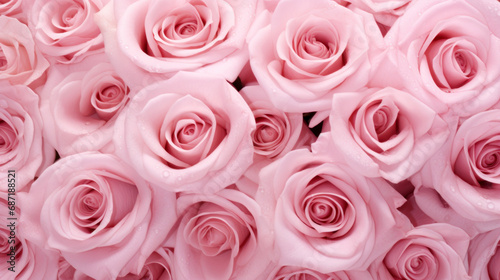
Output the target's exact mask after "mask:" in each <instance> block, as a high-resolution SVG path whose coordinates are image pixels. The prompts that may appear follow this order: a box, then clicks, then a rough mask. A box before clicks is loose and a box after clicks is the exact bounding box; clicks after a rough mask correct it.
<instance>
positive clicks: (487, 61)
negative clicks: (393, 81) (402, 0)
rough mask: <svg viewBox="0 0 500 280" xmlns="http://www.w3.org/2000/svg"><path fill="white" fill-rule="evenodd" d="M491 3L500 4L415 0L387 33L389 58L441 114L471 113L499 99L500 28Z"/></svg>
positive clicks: (407, 83)
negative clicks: (499, 29)
mask: <svg viewBox="0 0 500 280" xmlns="http://www.w3.org/2000/svg"><path fill="white" fill-rule="evenodd" d="M491 6H495V7H496V8H500V3H498V2H497V1H489V0H479V1H466V0H459V1H452V0H439V1H434V0H421V1H415V3H414V4H413V5H410V6H409V7H408V9H407V10H406V12H405V14H404V15H403V16H401V17H400V19H399V20H398V21H397V22H396V23H395V24H394V25H393V26H392V28H391V30H390V31H389V33H387V35H386V36H385V38H387V43H388V44H389V48H390V49H391V50H392V51H389V56H388V58H387V60H388V61H391V62H392V63H394V67H396V68H397V71H398V72H399V73H400V75H401V77H403V80H404V84H405V86H406V88H408V89H411V93H412V94H414V95H415V96H417V97H418V98H419V99H421V100H422V101H424V102H425V103H427V104H428V105H429V106H431V107H432V108H434V109H435V110H436V111H438V112H439V113H446V112H448V110H451V111H450V112H449V113H451V114H455V115H459V116H470V115H473V114H475V113H477V112H480V111H483V110H485V109H487V108H489V107H491V106H492V105H494V104H495V103H496V102H498V100H499V98H500V96H499V95H498V94H496V93H497V92H498V90H499V89H500V79H499V77H500V64H499V63H498V61H499V60H500V54H499V53H498V51H497V50H498V49H499V48H500V38H499V37H500V32H498V30H497V29H495V28H494V27H493V26H497V25H498V23H499V22H498V15H497V14H496V12H495V11H493V9H492V8H491ZM487 7H489V9H487ZM444 11H445V12H444Z"/></svg>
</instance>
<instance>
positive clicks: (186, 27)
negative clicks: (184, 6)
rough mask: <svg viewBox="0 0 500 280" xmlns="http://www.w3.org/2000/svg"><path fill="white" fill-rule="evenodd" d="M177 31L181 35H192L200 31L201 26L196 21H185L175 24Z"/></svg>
mask: <svg viewBox="0 0 500 280" xmlns="http://www.w3.org/2000/svg"><path fill="white" fill-rule="evenodd" d="M175 32H176V33H177V34H178V35H179V36H180V37H181V38H186V37H191V36H193V35H194V34H196V33H198V32H199V26H198V25H197V24H196V22H184V23H181V24H179V25H177V26H175Z"/></svg>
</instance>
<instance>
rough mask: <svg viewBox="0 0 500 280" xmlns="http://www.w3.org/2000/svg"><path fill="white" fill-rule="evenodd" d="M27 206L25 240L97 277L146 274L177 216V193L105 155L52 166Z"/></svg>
mask: <svg viewBox="0 0 500 280" xmlns="http://www.w3.org/2000/svg"><path fill="white" fill-rule="evenodd" d="M40 197H42V198H43V199H38V198H40ZM21 207H23V210H24V214H23V216H22V221H21V226H22V228H24V232H25V237H26V239H28V240H29V241H31V242H33V243H34V244H36V245H37V246H39V247H42V248H47V249H50V250H51V251H53V250H56V251H57V252H59V253H60V254H61V255H62V256H63V257H64V258H65V259H66V260H67V261H68V263H70V264H71V265H72V266H74V267H75V268H76V269H78V270H79V271H82V272H83V273H85V274H86V275H89V276H91V277H93V278H97V279H114V278H116V277H117V276H122V275H126V274H127V273H129V272H133V273H140V271H141V264H144V262H145V261H146V258H147V257H148V256H149V254H151V253H152V252H153V251H154V250H155V249H156V248H157V247H158V246H159V245H160V244H162V243H163V241H164V239H166V236H167V234H168V233H169V231H170V229H171V227H172V226H173V224H174V223H175V220H176V211H175V195H174V194H173V193H170V192H167V191H164V190H163V189H161V188H156V187H155V186H152V185H150V184H148V183H147V182H146V181H144V180H143V179H141V178H140V176H139V175H138V174H136V173H135V172H134V171H133V170H131V169H130V167H128V166H127V165H126V164H125V163H123V162H122V161H120V160H119V159H118V158H116V157H115V156H112V155H106V154H99V153H82V154H77V155H73V156H70V157H66V158H64V159H63V160H60V161H58V163H57V164H54V165H52V166H51V167H50V168H49V169H47V171H46V172H44V173H43V175H42V176H41V177H40V178H39V179H38V180H37V181H36V182H35V183H34V184H33V185H32V186H31V190H30V193H29V194H25V195H24V196H22V197H21ZM40 233H42V234H40Z"/></svg>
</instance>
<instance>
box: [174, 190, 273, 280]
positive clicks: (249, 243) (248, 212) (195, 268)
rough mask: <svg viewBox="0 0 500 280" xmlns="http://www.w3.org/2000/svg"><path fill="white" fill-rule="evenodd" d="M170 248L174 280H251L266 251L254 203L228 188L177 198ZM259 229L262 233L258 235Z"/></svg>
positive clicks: (259, 270)
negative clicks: (174, 233) (178, 219)
mask: <svg viewBox="0 0 500 280" xmlns="http://www.w3.org/2000/svg"><path fill="white" fill-rule="evenodd" d="M178 202H179V213H183V218H182V220H181V222H180V225H179V229H178V231H177V240H176V244H175V265H176V271H177V272H178V279H180V280H189V279H206V280H215V279H217V280H228V279H232V280H236V279H238V280H240V279H241V280H253V279H257V278H256V276H257V275H260V274H261V273H262V271H263V270H264V269H265V268H266V267H267V265H268V264H269V263H268V257H267V254H268V252H267V251H266V249H267V248H266V247H263V244H265V242H264V240H265V238H268V236H267V235H266V234H265V233H267V232H268V231H266V230H264V229H262V226H263V224H262V223H261V218H260V208H259V206H258V204H257V203H256V202H255V201H254V200H253V199H251V198H250V197H248V196H246V195H245V194H243V193H241V192H239V191H236V190H234V189H224V190H221V191H220V192H218V193H216V194H214V195H199V194H192V195H191V194H190V195H185V196H181V197H180V198H179V200H178ZM261 230H262V231H261Z"/></svg>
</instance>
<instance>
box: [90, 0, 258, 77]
mask: <svg viewBox="0 0 500 280" xmlns="http://www.w3.org/2000/svg"><path fill="white" fill-rule="evenodd" d="M255 9H256V1H255V0H249V1H231V0H229V1H224V0H175V1H171V2H170V3H169V5H165V3H164V1H161V0H140V1H135V2H132V1H111V2H110V4H109V5H108V6H107V7H106V9H105V10H104V11H102V12H101V13H99V16H98V19H97V20H98V23H99V26H100V28H101V30H102V32H103V34H104V38H105V42H106V52H107V53H108V55H109V57H110V59H111V62H112V63H113V64H114V65H115V68H116V69H117V71H118V74H119V75H120V76H122V77H123V79H124V80H125V81H126V82H127V83H129V84H130V85H131V86H132V87H135V86H144V85H146V84H148V83H149V82H148V81H149V80H162V79H165V78H169V77H171V76H173V75H174V74H175V73H177V72H178V71H193V72H203V73H210V74H214V75H217V76H220V77H223V78H225V79H227V80H228V81H231V82H232V81H234V80H235V79H236V77H237V74H238V73H239V72H240V71H241V69H242V68H243V66H244V65H245V63H246V62H247V61H248V53H247V50H246V47H245V38H246V34H247V32H248V30H249V28H250V25H251V23H252V20H253V18H254V14H255ZM124 66H126V67H124Z"/></svg>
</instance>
